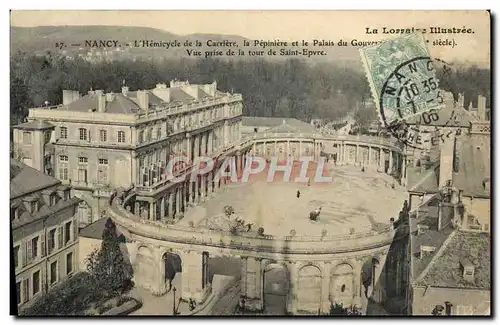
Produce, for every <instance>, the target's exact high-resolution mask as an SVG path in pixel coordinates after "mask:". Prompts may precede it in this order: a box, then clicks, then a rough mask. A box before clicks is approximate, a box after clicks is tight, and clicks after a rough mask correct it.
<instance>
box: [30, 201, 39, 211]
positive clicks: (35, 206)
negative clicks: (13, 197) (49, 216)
mask: <svg viewBox="0 0 500 325" xmlns="http://www.w3.org/2000/svg"><path fill="white" fill-rule="evenodd" d="M35 212H38V201H33V202H31V213H35Z"/></svg>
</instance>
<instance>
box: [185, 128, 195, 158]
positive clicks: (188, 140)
mask: <svg viewBox="0 0 500 325" xmlns="http://www.w3.org/2000/svg"><path fill="white" fill-rule="evenodd" d="M186 156H187V158H188V159H189V161H192V160H193V157H191V134H190V133H186Z"/></svg>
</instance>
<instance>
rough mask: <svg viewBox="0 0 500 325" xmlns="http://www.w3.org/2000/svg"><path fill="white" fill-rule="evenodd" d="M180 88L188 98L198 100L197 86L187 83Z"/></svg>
mask: <svg viewBox="0 0 500 325" xmlns="http://www.w3.org/2000/svg"><path fill="white" fill-rule="evenodd" d="M181 87H182V90H183V91H184V92H186V93H187V94H188V95H189V96H191V97H194V99H196V100H198V98H199V97H200V96H199V91H198V87H199V85H190V84H189V83H187V84H186V85H184V86H181Z"/></svg>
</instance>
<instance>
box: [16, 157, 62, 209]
mask: <svg viewBox="0 0 500 325" xmlns="http://www.w3.org/2000/svg"><path fill="white" fill-rule="evenodd" d="M60 183H61V181H59V180H58V179H56V178H54V177H51V176H49V175H47V174H44V173H42V172H41V171H39V170H37V169H34V168H31V167H29V166H27V165H25V164H23V163H21V162H19V161H17V160H15V159H12V158H11V159H10V198H11V199H15V198H17V197H19V196H22V195H25V194H28V193H32V192H36V191H40V190H42V189H45V188H47V187H51V186H54V185H57V184H60Z"/></svg>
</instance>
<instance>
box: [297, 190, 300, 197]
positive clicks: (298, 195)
mask: <svg viewBox="0 0 500 325" xmlns="http://www.w3.org/2000/svg"><path fill="white" fill-rule="evenodd" d="M299 197H300V191H299V190H297V199H298V198H299Z"/></svg>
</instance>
